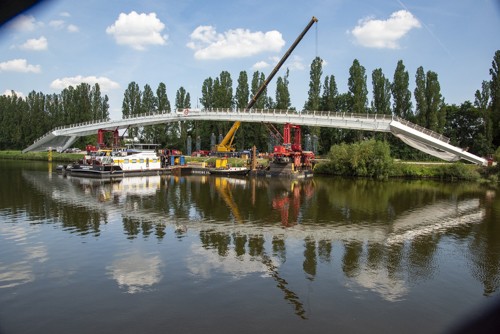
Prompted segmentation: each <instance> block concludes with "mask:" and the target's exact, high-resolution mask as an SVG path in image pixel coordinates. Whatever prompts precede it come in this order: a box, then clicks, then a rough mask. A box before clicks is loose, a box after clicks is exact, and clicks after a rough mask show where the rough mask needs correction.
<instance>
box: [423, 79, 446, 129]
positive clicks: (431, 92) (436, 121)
mask: <svg viewBox="0 0 500 334" xmlns="http://www.w3.org/2000/svg"><path fill="white" fill-rule="evenodd" d="M425 98H426V104H427V112H426V116H427V117H426V118H427V122H426V125H425V127H426V128H428V129H429V130H432V131H436V132H440V133H441V132H442V131H443V128H444V123H445V116H446V115H445V113H444V110H443V109H442V108H443V105H444V101H443V96H442V95H441V86H440V85H439V81H438V75H437V73H436V72H433V71H427V78H426V90H425Z"/></svg>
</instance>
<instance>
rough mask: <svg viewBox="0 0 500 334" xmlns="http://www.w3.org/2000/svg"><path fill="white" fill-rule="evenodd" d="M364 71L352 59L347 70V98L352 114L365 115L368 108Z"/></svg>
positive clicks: (355, 60) (356, 61) (357, 62)
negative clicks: (349, 99) (350, 104)
mask: <svg viewBox="0 0 500 334" xmlns="http://www.w3.org/2000/svg"><path fill="white" fill-rule="evenodd" d="M365 72H366V70H365V68H364V67H363V66H361V64H360V63H359V61H358V60H357V59H354V61H353V63H352V66H351V67H350V68H349V79H348V81H347V85H348V87H349V96H350V98H351V103H352V112H353V113H357V114H361V113H366V111H367V106H368V89H367V87H366V74H365Z"/></svg>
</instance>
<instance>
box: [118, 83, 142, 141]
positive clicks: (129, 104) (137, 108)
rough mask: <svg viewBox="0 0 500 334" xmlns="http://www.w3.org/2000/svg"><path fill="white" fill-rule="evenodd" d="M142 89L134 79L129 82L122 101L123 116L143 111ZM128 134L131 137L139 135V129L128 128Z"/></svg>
mask: <svg viewBox="0 0 500 334" xmlns="http://www.w3.org/2000/svg"><path fill="white" fill-rule="evenodd" d="M141 95H142V93H141V90H140V89H139V85H138V84H137V83H136V82H135V81H132V82H131V83H129V84H128V87H127V89H126V90H125V93H124V94H123V102H122V116H123V118H127V117H131V116H134V115H137V114H140V113H141V97H142V96H141ZM128 135H129V137H130V138H134V137H137V135H138V129H137V128H130V129H129V130H128Z"/></svg>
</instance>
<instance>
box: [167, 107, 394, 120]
mask: <svg viewBox="0 0 500 334" xmlns="http://www.w3.org/2000/svg"><path fill="white" fill-rule="evenodd" d="M210 113H215V114H231V113H234V114H257V115H292V116H293V115H294V116H313V117H337V118H356V119H370V120H377V119H380V120H384V119H385V120H391V119H392V115H385V114H370V113H364V114H357V113H349V112H340V111H320V110H302V111H297V110H291V109H250V110H247V109H238V108H236V109H233V108H214V109H177V110H176V114H177V115H180V116H182V115H184V116H188V115H192V114H210Z"/></svg>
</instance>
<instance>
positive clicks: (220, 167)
mask: <svg viewBox="0 0 500 334" xmlns="http://www.w3.org/2000/svg"><path fill="white" fill-rule="evenodd" d="M209 172H210V174H212V175H219V176H246V175H247V174H248V173H249V172H250V168H248V167H232V166H231V165H229V164H228V163H227V159H226V158H223V159H217V160H215V168H210V169H209Z"/></svg>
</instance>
